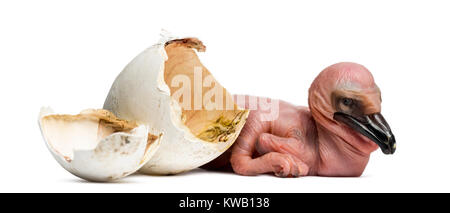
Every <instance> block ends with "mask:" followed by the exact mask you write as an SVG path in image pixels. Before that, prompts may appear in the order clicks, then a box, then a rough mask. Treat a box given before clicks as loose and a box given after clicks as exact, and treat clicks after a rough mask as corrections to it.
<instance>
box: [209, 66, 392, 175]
mask: <svg viewBox="0 0 450 213" xmlns="http://www.w3.org/2000/svg"><path fill="white" fill-rule="evenodd" d="M235 98H237V97H235ZM241 98H242V97H241ZM248 99H249V97H246V100H248ZM308 102H309V108H307V107H299V106H294V105H292V104H289V103H287V102H284V101H280V102H279V103H280V104H279V106H278V107H279V108H278V109H279V117H278V118H277V119H275V120H272V121H262V120H261V118H262V117H261V114H262V113H263V112H262V111H260V110H252V111H251V112H250V115H249V117H248V119H247V123H246V124H245V126H244V128H243V130H242V132H241V134H240V135H239V137H238V139H237V141H236V142H235V144H234V145H233V147H232V148H231V149H230V150H231V151H229V152H227V153H225V154H223V155H222V156H221V157H219V158H218V159H216V160H215V161H213V162H211V163H210V164H209V165H207V166H206V168H208V167H209V168H212V167H218V166H223V164H224V162H230V163H231V166H232V168H233V170H234V172H236V173H238V174H241V175H257V174H262V173H274V174H275V175H277V176H281V177H297V176H306V175H317V176H361V174H362V173H363V171H364V169H365V167H366V165H367V163H368V161H369V155H370V153H371V152H373V151H375V150H376V149H377V147H380V148H381V150H382V152H383V153H385V154H393V153H394V151H395V148H396V145H395V138H394V135H393V134H392V132H391V130H390V127H389V125H388V124H387V122H386V121H385V120H384V118H383V116H382V115H381V114H380V111H381V93H380V90H379V88H378V87H377V85H376V84H375V82H374V79H373V76H372V74H371V73H370V72H369V70H367V69H366V68H365V67H364V66H362V65H359V64H356V63H348V62H343V63H338V64H334V65H331V66H329V67H327V68H325V69H324V70H323V71H322V72H321V73H320V74H319V75H318V76H317V77H316V79H315V80H314V82H313V83H312V85H311V87H310V89H309V100H308ZM245 103H246V104H245V106H241V107H246V108H248V101H246V102H245Z"/></svg>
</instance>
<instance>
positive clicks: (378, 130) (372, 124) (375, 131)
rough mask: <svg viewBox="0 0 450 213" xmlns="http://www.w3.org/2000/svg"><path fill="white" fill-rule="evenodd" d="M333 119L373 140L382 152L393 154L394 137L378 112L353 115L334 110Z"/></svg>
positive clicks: (394, 146)
mask: <svg viewBox="0 0 450 213" xmlns="http://www.w3.org/2000/svg"><path fill="white" fill-rule="evenodd" d="M333 119H334V120H336V121H339V122H342V123H344V124H346V125H347V126H349V127H350V128H352V129H354V130H356V131H357V132H359V133H361V134H362V135H364V136H366V137H367V138H369V139H370V140H372V141H373V142H375V143H376V144H377V145H378V146H379V147H380V148H381V151H383V153H384V154H394V152H395V148H396V144H395V137H394V135H393V134H392V132H391V128H390V127H389V125H388V123H387V122H386V120H385V119H384V118H383V116H382V115H381V114H380V113H373V114H369V115H362V116H357V117H354V116H352V115H349V114H346V113H343V112H336V113H334V116H333Z"/></svg>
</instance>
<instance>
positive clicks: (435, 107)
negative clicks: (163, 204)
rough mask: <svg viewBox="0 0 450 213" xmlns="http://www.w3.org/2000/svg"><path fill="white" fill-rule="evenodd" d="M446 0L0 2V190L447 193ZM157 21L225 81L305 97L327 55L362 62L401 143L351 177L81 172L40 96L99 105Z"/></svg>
mask: <svg viewBox="0 0 450 213" xmlns="http://www.w3.org/2000/svg"><path fill="white" fill-rule="evenodd" d="M449 11H450V4H449V3H448V1H411V0H409V1H370V2H369V1H319V0H315V1H305V2H300V1H280V0H277V1H268V2H266V1H242V0H240V1H222V2H219V1H168V0H164V1H159V2H153V1H130V0H127V1H111V0H109V1H81V0H79V1H45V0H41V1H21V0H14V1H12V0H11V1H8V0H6V1H0V72H1V78H0V87H1V88H0V91H1V105H0V107H1V108H0V109H1V111H0V112H1V121H0V125H1V126H0V129H1V141H0V192H449V191H450V184H449V180H450V179H449V178H450V166H449V163H450V154H449V153H450V152H449V151H450V140H449V139H448V137H449V132H450V130H449V126H450V125H449V122H448V121H449V118H450V117H449V114H448V112H449V107H450V101H449V94H448V92H449V91H450V78H449V77H450V74H449V72H450V70H449V59H450V27H449V26H450V12H449ZM161 28H164V29H166V30H169V31H171V32H172V33H174V34H181V35H190V36H196V37H198V38H200V39H201V40H203V42H204V43H205V44H206V45H207V52H206V53H201V54H200V55H201V58H202V60H203V62H204V64H205V65H206V67H208V69H209V70H211V71H212V72H213V74H214V76H215V77H216V79H218V81H219V82H221V83H222V85H224V86H225V87H226V88H227V89H228V90H229V91H230V92H232V93H240V94H251V95H259V96H268V97H272V98H279V99H283V100H287V101H289V102H291V103H295V104H298V105H306V104H307V90H308V88H309V85H310V83H311V82H312V80H313V79H314V77H315V76H316V75H317V74H318V73H319V72H320V71H321V70H322V69H323V68H325V67H326V66H328V65H331V64H333V63H336V62H341V61H353V62H358V63H361V64H363V65H365V66H366V67H367V68H369V70H371V71H372V73H373V75H374V76H375V80H376V82H377V84H378V86H379V87H380V88H381V90H382V95H383V111H382V112H383V114H384V116H385V118H386V119H387V120H388V122H389V123H390V125H391V128H392V129H393V132H394V134H395V136H396V139H397V152H396V153H395V154H394V155H392V156H386V155H383V154H382V153H381V151H380V150H377V151H376V152H375V153H373V154H372V156H371V160H370V162H369V165H368V166H367V168H366V170H365V172H364V174H363V176H362V177H360V178H324V177H304V178H288V179H282V178H276V177H273V176H271V175H261V176H258V177H243V176H238V175H235V174H228V173H217V172H207V171H204V170H194V171H192V172H188V173H184V174H181V175H176V176H161V177H152V176H144V175H133V176H129V177H127V178H125V179H123V180H121V181H119V182H118V183H109V184H100V183H89V182H85V181H83V180H81V179H78V178H77V177H75V176H73V175H71V174H70V173H68V172H67V171H65V170H64V169H63V168H62V167H60V166H59V165H58V164H57V162H56V161H55V160H54V159H53V157H52V156H51V155H50V152H49V151H48V150H47V148H46V146H45V144H44V141H43V139H42V137H41V135H40V132H39V128H38V125H37V116H38V112H39V109H40V107H41V106H52V107H53V108H54V109H55V110H56V111H58V112H63V113H77V112H79V111H80V110H82V109H85V108H101V107H102V105H103V101H104V98H105V97H106V94H107V92H108V90H109V88H110V86H111V84H112V82H113V80H114V78H115V77H116V75H117V74H118V73H119V72H120V71H121V70H122V68H123V67H124V66H125V65H126V64H127V63H128V62H129V61H130V60H131V59H132V58H133V57H134V56H136V55H137V54H138V53H140V52H141V51H142V50H144V49H145V48H146V47H148V46H150V45H152V44H154V43H155V42H157V41H158V39H159V32H160V30H161Z"/></svg>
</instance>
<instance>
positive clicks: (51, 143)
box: [39, 108, 161, 182]
mask: <svg viewBox="0 0 450 213" xmlns="http://www.w3.org/2000/svg"><path fill="white" fill-rule="evenodd" d="M39 126H40V129H41V132H42V135H43V137H44V139H45V141H46V144H47V147H48V149H49V150H50V152H51V153H52V154H53V156H54V157H55V159H56V160H57V161H58V163H59V164H60V165H61V166H62V167H64V168H65V169H66V170H67V171H69V172H70V173H72V174H74V175H76V176H78V177H80V178H83V179H85V180H89V181H99V182H104V181H113V180H117V179H119V178H122V177H125V176H127V175H129V174H132V173H134V172H135V171H137V170H138V169H139V168H141V167H142V166H143V165H144V164H145V163H146V162H147V161H148V160H149V159H150V158H151V156H152V155H153V154H154V153H155V151H156V150H157V149H158V147H159V145H160V139H161V135H159V136H155V135H152V134H149V133H148V131H149V128H148V127H147V126H145V125H137V124H135V123H134V122H129V121H125V120H121V119H118V118H116V117H115V116H114V115H113V114H112V113H110V112H108V111H106V110H85V111H83V112H81V113H80V114H78V115H60V114H54V113H53V112H52V110H51V109H50V108H42V109H41V113H40V116H39Z"/></svg>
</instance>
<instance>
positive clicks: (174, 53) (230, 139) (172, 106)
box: [103, 34, 249, 174]
mask: <svg viewBox="0 0 450 213" xmlns="http://www.w3.org/2000/svg"><path fill="white" fill-rule="evenodd" d="M204 50H205V46H204V45H203V44H202V42H201V41H200V40H198V39H196V38H178V37H174V36H171V35H169V34H163V35H162V38H161V40H160V42H158V43H157V44H155V45H153V46H152V47H150V48H148V49H146V50H144V51H143V52H142V53H140V54H139V55H138V56H137V57H135V58H134V59H133V60H132V61H131V62H130V63H129V64H128V65H127V66H126V67H125V68H124V70H123V71H122V72H121V73H120V74H119V76H118V77H117V78H116V80H115V81H114V83H113V85H112V87H111V89H110V91H109V94H108V97H107V98H106V101H105V103H104V106H103V108H104V109H106V110H109V111H111V112H113V113H114V114H116V115H117V116H118V117H119V118H122V119H127V120H136V121H141V122H143V123H145V124H147V125H149V126H151V127H152V128H154V129H155V130H156V131H160V132H163V133H164V138H163V139H162V141H161V146H160V148H159V149H158V151H156V153H155V155H154V156H153V157H152V158H151V159H150V161H149V162H148V163H147V164H145V165H144V166H143V167H142V168H141V169H140V171H141V172H143V173H147V174H176V173H180V172H184V171H188V170H191V169H194V168H197V167H199V166H202V165H203V164H206V163H208V162H209V161H211V160H213V159H214V158H216V157H218V156H219V155H220V154H222V153H223V152H225V151H226V150H227V149H228V148H229V147H230V146H231V145H232V144H233V143H234V141H235V140H236V138H237V137H238V135H239V133H240V131H241V129H242V128H243V126H244V124H245V121H246V118H247V116H248V113H249V111H248V110H245V109H241V108H239V107H238V106H237V105H236V104H235V103H234V102H233V101H232V100H233V97H232V96H231V95H230V94H228V93H227V92H226V91H225V89H223V87H222V86H221V85H220V84H219V83H218V82H217V81H216V80H215V79H213V78H211V77H210V76H211V73H210V72H209V71H208V70H207V69H206V68H205V67H204V66H203V65H202V64H201V63H200V60H199V58H198V57H197V54H196V51H198V52H203V51H204ZM196 69H197V70H201V71H202V76H201V77H199V78H202V80H203V90H202V92H201V93H199V94H200V95H202V96H203V98H204V99H203V100H204V101H205V100H206V99H207V100H206V102H208V101H209V98H210V97H211V96H208V95H211V92H208V89H209V88H205V86H204V85H205V84H207V85H208V86H209V87H211V86H212V85H214V86H216V87H218V88H219V90H222V91H223V92H224V93H223V97H222V98H223V100H224V102H226V103H229V105H231V106H232V109H226V110H205V109H204V108H202V109H201V110H186V109H184V108H183V107H182V103H181V102H180V100H181V98H180V99H177V98H175V97H173V95H174V94H177V95H179V94H188V95H189V94H192V95H193V96H194V97H195V96H196V95H195V94H194V91H195V89H194V88H192V90H191V88H187V90H184V91H182V90H180V88H181V86H186V83H189V82H191V83H192V86H194V85H195V82H194V80H195V78H196V77H195V76H196V74H195V70H196ZM177 76H178V77H179V78H176V77H177ZM177 80H187V81H189V82H186V81H185V83H184V84H183V85H182V84H180V82H179V81H178V82H177ZM205 82H208V83H205ZM200 86H202V85H200ZM208 86H207V87H208ZM219 90H217V91H219ZM185 98H186V97H183V100H184V99H185ZM191 98H192V97H191ZM215 98H216V99H217V100H218V98H217V96H216V97H215ZM211 100H213V99H211ZM203 103H205V102H203ZM190 104H194V99H192V100H191V102H190Z"/></svg>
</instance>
